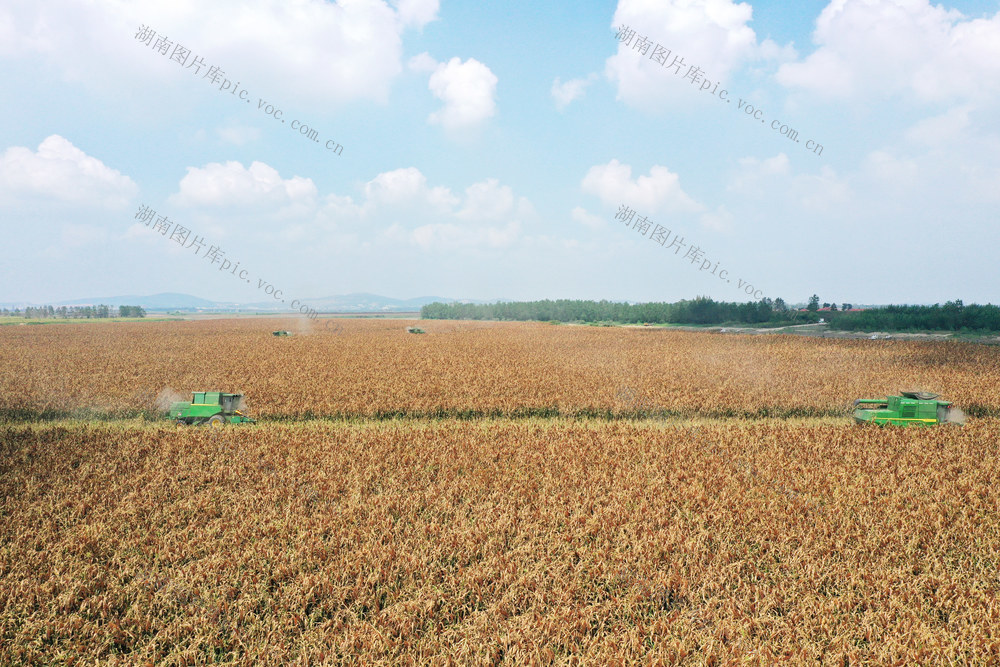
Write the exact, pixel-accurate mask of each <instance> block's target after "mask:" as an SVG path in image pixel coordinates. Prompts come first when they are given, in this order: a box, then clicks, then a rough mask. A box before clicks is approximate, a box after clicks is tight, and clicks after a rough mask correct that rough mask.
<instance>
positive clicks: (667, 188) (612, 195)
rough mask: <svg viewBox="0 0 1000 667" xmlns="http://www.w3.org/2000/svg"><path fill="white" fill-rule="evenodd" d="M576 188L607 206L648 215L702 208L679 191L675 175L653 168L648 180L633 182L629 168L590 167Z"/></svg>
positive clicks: (616, 163) (613, 165)
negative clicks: (623, 205)
mask: <svg viewBox="0 0 1000 667" xmlns="http://www.w3.org/2000/svg"><path fill="white" fill-rule="evenodd" d="M580 185H581V187H582V188H583V191H584V192H587V193H589V194H592V195H596V196H597V197H599V198H600V199H601V201H602V202H604V203H605V204H607V205H608V206H619V205H621V204H626V205H628V206H630V207H632V208H634V209H637V210H640V211H643V212H646V211H648V212H649V213H654V212H678V213H680V212H685V213H699V212H701V211H703V210H704V206H702V205H701V204H699V203H698V202H696V201H695V200H694V199H692V198H691V197H689V196H688V195H687V193H686V192H684V190H683V189H681V186H680V179H679V177H678V176H677V174H675V173H673V172H671V171H670V170H669V169H667V168H666V167H663V166H660V165H653V167H651V168H650V170H649V175H648V176H639V177H637V178H636V179H635V180H633V179H632V167H631V166H630V165H627V164H622V163H620V162H619V161H618V160H611V162H609V163H608V164H604V165H596V166H593V167H591V168H590V170H588V171H587V174H586V176H584V177H583V181H582V182H581V184H580Z"/></svg>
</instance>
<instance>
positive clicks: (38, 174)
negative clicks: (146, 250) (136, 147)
mask: <svg viewBox="0 0 1000 667" xmlns="http://www.w3.org/2000/svg"><path fill="white" fill-rule="evenodd" d="M138 190H139V188H138V186H136V184H135V183H134V182H133V181H132V179H131V178H129V177H128V176H125V175H123V174H122V173H121V172H119V171H117V170H115V169H111V168H110V167H108V166H106V165H105V164H104V163H103V162H101V161H100V160H98V159H97V158H94V157H91V156H89V155H87V154H86V153H84V152H83V151H81V150H80V149H79V148H77V147H76V146H74V145H73V144H72V143H70V142H69V141H68V140H67V139H65V138H63V137H61V136H59V135H58V134H53V135H51V136H49V137H48V138H46V139H45V140H44V141H43V142H42V143H41V144H39V146H38V150H37V151H32V150H31V149H29V148H25V147H22V146H12V147H10V148H8V149H7V150H6V151H4V153H3V154H2V155H0V203H7V204H15V203H29V202H32V201H36V202H37V201H39V200H50V201H51V200H54V201H58V202H65V203H69V204H74V205H82V206H93V207H95V208H109V209H121V208H124V207H125V206H127V205H128V202H129V200H130V199H132V198H133V197H135V195H136V194H137V193H138Z"/></svg>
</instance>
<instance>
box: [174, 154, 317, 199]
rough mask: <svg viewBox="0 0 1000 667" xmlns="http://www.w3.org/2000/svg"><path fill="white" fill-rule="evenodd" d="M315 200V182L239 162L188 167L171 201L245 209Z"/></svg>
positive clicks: (260, 164)
mask: <svg viewBox="0 0 1000 667" xmlns="http://www.w3.org/2000/svg"><path fill="white" fill-rule="evenodd" d="M315 198H316V186H315V185H314V184H313V182H312V179H309V178H302V177H301V176H293V177H291V178H289V179H283V178H281V175H280V174H279V173H278V171H277V170H276V169H275V168H274V167H271V166H269V165H266V164H264V163H263V162H256V161H255V162H253V163H251V164H250V168H249V169H247V168H245V167H244V166H243V165H242V164H240V163H239V162H226V163H225V164H220V163H218V162H212V163H209V164H207V165H205V167H204V168H199V167H188V169H187V174H186V175H185V176H184V178H183V179H181V182H180V190H179V192H178V193H176V194H174V195H172V196H171V197H170V200H169V201H170V203H171V204H175V205H178V206H216V207H217V206H233V207H240V208H246V207H251V206H267V207H279V206H285V205H288V204H298V203H302V202H303V201H305V202H306V203H308V202H311V201H313V200H314V199H315Z"/></svg>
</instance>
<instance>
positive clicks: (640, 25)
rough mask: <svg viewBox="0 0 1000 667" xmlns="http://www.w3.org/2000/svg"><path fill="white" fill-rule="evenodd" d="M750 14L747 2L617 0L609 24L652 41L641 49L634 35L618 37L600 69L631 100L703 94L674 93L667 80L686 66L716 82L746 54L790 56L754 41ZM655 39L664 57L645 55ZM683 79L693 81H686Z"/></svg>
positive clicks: (686, 98) (683, 100) (691, 98)
mask: <svg viewBox="0 0 1000 667" xmlns="http://www.w3.org/2000/svg"><path fill="white" fill-rule="evenodd" d="M752 15H753V9H752V8H751V6H750V5H748V4H746V3H742V2H740V3H734V2H732V1H731V0H703V1H700V2H693V1H692V0H663V1H662V2H649V1H648V0H619V2H618V8H617V9H616V11H615V16H614V22H613V27H614V28H615V29H618V28H620V27H621V26H623V25H625V26H628V27H629V29H631V30H635V33H636V38H638V37H645V38H646V39H648V40H649V41H651V42H652V43H653V45H652V46H650V47H649V48H648V50H647V51H646V53H645V54H643V53H641V51H640V50H638V49H636V48H635V41H633V42H632V43H631V44H625V43H623V42H621V41H619V43H618V50H617V52H616V54H615V55H613V56H611V57H610V58H608V60H607V62H606V63H605V74H606V75H607V77H608V78H609V79H610V80H611V81H613V82H615V83H617V85H618V97H619V99H622V100H624V101H625V102H627V103H629V104H632V105H635V106H640V105H645V104H649V103H658V104H664V103H668V102H673V103H681V104H685V103H690V102H691V101H694V100H707V99H708V96H697V95H694V94H693V93H694V92H695V91H691V93H692V94H691V95H679V94H678V93H677V91H678V90H679V88H678V87H677V86H671V85H669V84H670V83H671V82H672V80H673V82H675V83H681V82H685V80H684V79H682V78H681V77H682V76H684V75H686V74H687V70H688V68H689V67H692V66H694V67H698V68H699V69H700V70H701V71H702V77H703V79H707V80H711V81H712V82H719V81H725V80H726V77H727V76H728V75H729V74H730V72H732V71H734V70H736V69H739V68H740V67H741V66H742V65H743V64H744V63H746V62H747V61H749V60H754V59H759V58H790V57H793V55H794V51H793V50H791V49H790V47H785V48H781V47H778V46H777V45H776V44H774V43H773V42H771V41H769V40H765V41H764V42H763V43H761V44H758V43H757V36H756V34H755V33H754V31H753V30H752V29H751V28H750V27H749V25H748V24H749V23H750V19H751V17H752ZM608 41H609V42H610V41H611V35H609V36H608ZM657 44H660V45H662V46H663V47H664V48H666V49H669V50H670V54H669V57H668V60H667V61H666V63H659V62H657V61H655V60H652V59H651V56H652V55H653V52H654V47H655V46H656V45H657ZM675 57H676V58H678V61H677V65H680V63H681V62H683V68H682V70H681V72H680V76H678V74H677V72H676V71H675V69H674V68H671V67H670V66H671V65H672V64H673V63H674V58H675ZM675 67H676V66H675ZM685 83H686V84H687V85H688V87H689V88H692V87H693V86H691V85H689V84H690V81H686V82H685ZM684 92H687V91H684Z"/></svg>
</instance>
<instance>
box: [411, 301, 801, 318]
mask: <svg viewBox="0 0 1000 667" xmlns="http://www.w3.org/2000/svg"><path fill="white" fill-rule="evenodd" d="M420 316H421V317H423V318H424V319H429V320H535V321H541V322H549V321H556V322H621V323H625V324H639V323H651V324H728V323H742V324H765V323H798V324H804V323H808V322H816V321H817V320H818V319H819V316H818V315H816V313H815V312H804V311H796V310H790V309H789V308H788V306H787V305H786V304H785V301H784V300H783V299H780V298H778V299H774V300H771V299H768V298H764V299H761V300H760V301H748V302H746V303H737V302H727V301H715V300H713V299H709V298H707V297H698V298H696V299H692V300H682V301H677V302H675V303H668V302H656V303H636V304H631V303H619V302H613V301H584V300H574V299H557V300H554V301H553V300H549V299H545V300H543V301H514V302H498V303H489V304H472V303H440V302H434V303H429V304H427V305H426V306H424V307H423V308H421V309H420Z"/></svg>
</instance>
